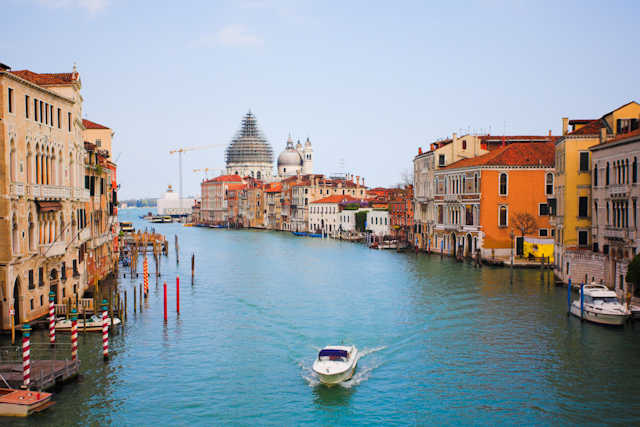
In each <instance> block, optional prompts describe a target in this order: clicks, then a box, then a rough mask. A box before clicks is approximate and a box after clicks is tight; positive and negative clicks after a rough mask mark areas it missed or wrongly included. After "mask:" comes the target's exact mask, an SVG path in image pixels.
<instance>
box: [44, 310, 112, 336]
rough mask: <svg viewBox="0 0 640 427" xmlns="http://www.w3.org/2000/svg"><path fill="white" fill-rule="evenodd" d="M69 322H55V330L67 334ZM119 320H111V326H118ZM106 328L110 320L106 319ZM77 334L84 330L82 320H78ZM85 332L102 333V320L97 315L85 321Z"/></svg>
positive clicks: (64, 320)
mask: <svg viewBox="0 0 640 427" xmlns="http://www.w3.org/2000/svg"><path fill="white" fill-rule="evenodd" d="M71 323H72V322H71V320H70V319H62V320H58V321H57V322H56V330H57V331H61V332H69V331H71ZM120 323H121V320H120V319H118V318H117V317H114V318H113V325H114V326H115V325H119V324H120ZM107 326H111V318H110V317H107ZM77 327H78V332H82V331H83V330H84V319H80V318H79V319H78V326H77ZM87 331H89V332H97V331H102V318H100V317H99V316H97V315H95V314H94V315H93V316H91V317H89V318H88V319H87Z"/></svg>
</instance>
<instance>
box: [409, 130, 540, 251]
mask: <svg viewBox="0 0 640 427" xmlns="http://www.w3.org/2000/svg"><path fill="white" fill-rule="evenodd" d="M550 140H552V137H551V132H549V136H523V135H516V136H506V135H503V136H498V135H471V134H468V135H464V136H461V137H458V136H457V134H456V133H454V134H453V137H452V138H450V139H445V140H441V141H436V142H434V143H432V144H431V146H430V149H429V151H427V152H423V150H422V148H419V149H418V155H417V156H416V157H414V159H413V168H414V178H413V181H414V182H413V184H414V221H415V229H416V234H417V235H416V237H417V241H418V247H419V248H420V249H425V250H426V248H427V246H426V245H427V244H428V243H429V242H431V249H432V250H439V247H438V246H436V238H435V237H436V233H435V225H436V216H437V212H436V203H435V194H436V180H435V175H436V172H437V171H438V170H439V169H441V168H443V167H446V166H448V165H451V164H452V163H455V162H457V161H459V160H462V159H469V158H474V157H478V156H482V155H485V154H487V153H489V152H490V151H493V150H496V149H499V148H501V147H504V146H507V145H509V144H512V143H531V142H533V143H544V142H549V141H550ZM414 243H415V239H414Z"/></svg>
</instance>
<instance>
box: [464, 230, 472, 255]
mask: <svg viewBox="0 0 640 427" xmlns="http://www.w3.org/2000/svg"><path fill="white" fill-rule="evenodd" d="M472 251H473V239H472V237H471V234H467V247H466V248H465V252H466V254H467V258H471V254H472Z"/></svg>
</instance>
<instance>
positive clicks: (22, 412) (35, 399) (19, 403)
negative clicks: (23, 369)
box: [0, 388, 56, 417]
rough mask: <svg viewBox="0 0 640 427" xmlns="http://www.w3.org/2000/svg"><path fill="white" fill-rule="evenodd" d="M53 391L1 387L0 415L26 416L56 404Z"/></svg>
mask: <svg viewBox="0 0 640 427" xmlns="http://www.w3.org/2000/svg"><path fill="white" fill-rule="evenodd" d="M51 396H52V394H51V393H45V392H37V391H33V390H20V389H13V388H0V416H3V417H26V416H27V415H29V414H31V413H33V412H40V411H44V410H45V409H47V408H50V407H51V406H53V405H55V403H56V402H51Z"/></svg>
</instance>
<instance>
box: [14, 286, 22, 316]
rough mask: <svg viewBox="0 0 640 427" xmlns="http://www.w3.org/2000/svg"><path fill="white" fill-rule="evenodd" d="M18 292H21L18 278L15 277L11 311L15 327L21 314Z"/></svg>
mask: <svg viewBox="0 0 640 427" xmlns="http://www.w3.org/2000/svg"><path fill="white" fill-rule="evenodd" d="M20 292H21V286H20V278H19V277H17V278H16V281H15V283H14V285H13V309H14V310H15V315H14V319H15V324H16V325H17V324H18V323H20V318H21V314H22V313H21V312H20Z"/></svg>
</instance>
